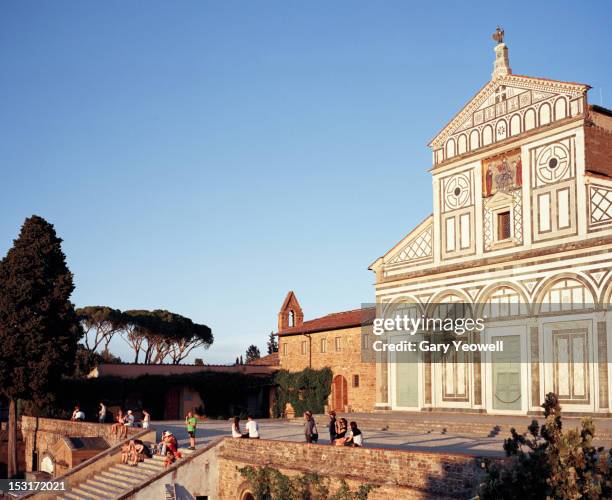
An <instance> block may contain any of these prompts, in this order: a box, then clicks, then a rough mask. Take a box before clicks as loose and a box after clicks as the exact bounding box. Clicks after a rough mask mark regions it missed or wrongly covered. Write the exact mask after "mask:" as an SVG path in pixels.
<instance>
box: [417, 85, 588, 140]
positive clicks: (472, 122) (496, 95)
mask: <svg viewBox="0 0 612 500" xmlns="http://www.w3.org/2000/svg"><path fill="white" fill-rule="evenodd" d="M589 88H590V87H589V86H588V85H585V84H582V83H572V82H560V81H556V80H547V79H544V78H532V77H527V76H523V75H512V74H510V75H506V76H503V77H500V78H496V79H495V80H492V81H490V82H489V83H487V84H486V85H485V86H484V87H483V88H482V89H480V90H479V91H478V93H477V94H476V95H475V96H474V97H473V98H472V99H471V100H470V101H469V102H468V103H467V104H466V105H465V106H464V107H463V109H461V111H459V113H457V114H456V115H455V117H454V118H453V119H452V120H451V121H450V122H449V123H448V124H447V125H446V126H445V127H444V128H443V129H442V130H441V131H440V132H439V133H438V134H437V135H436V136H435V137H434V138H433V139H432V141H431V142H430V143H429V146H430V147H431V148H433V149H438V148H441V147H442V146H443V145H444V143H445V142H446V140H447V139H448V138H449V137H452V136H453V135H454V134H457V133H459V132H462V131H465V130H469V129H471V128H475V127H479V126H481V125H483V124H485V123H487V122H492V121H493V120H495V119H497V118H500V117H503V116H505V115H510V114H513V113H516V112H519V111H521V110H524V109H525V108H527V107H529V106H532V105H534V104H537V103H539V102H542V101H545V100H547V99H549V100H552V101H554V100H555V99H556V98H557V97H560V96H563V97H565V98H566V99H567V100H568V101H571V100H574V99H579V98H581V97H582V96H583V95H584V94H585V92H586V91H587V90H588V89H589ZM568 115H569V112H568Z"/></svg>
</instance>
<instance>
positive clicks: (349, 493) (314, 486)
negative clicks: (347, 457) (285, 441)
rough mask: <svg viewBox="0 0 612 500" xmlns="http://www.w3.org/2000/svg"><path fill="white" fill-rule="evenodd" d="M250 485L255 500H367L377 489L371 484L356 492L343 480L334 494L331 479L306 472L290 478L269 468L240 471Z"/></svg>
mask: <svg viewBox="0 0 612 500" xmlns="http://www.w3.org/2000/svg"><path fill="white" fill-rule="evenodd" d="M238 471H239V472H240V474H241V475H242V476H243V477H244V478H245V479H246V480H247V482H248V483H249V488H250V489H251V492H252V494H253V496H254V497H255V499H256V500H367V498H368V496H369V494H370V492H371V491H372V490H373V489H375V488H376V486H374V485H372V484H363V485H361V486H359V488H358V489H357V491H353V490H351V489H350V487H349V486H348V484H347V482H346V481H345V480H344V479H341V480H340V481H339V483H340V484H339V487H338V488H336V490H335V491H334V492H333V493H332V492H331V488H330V478H329V477H325V476H321V475H319V474H317V473H316V472H307V473H303V474H299V475H297V476H292V477H289V476H287V475H285V474H283V473H282V472H280V471H279V470H278V469H275V468H273V467H270V466H265V467H252V466H250V465H248V466H246V467H242V468H240V469H238Z"/></svg>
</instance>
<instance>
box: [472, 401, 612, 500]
mask: <svg viewBox="0 0 612 500" xmlns="http://www.w3.org/2000/svg"><path fill="white" fill-rule="evenodd" d="M542 406H543V408H544V416H545V418H546V421H545V423H544V424H543V425H542V426H541V427H540V425H539V424H538V422H537V421H536V420H534V421H533V422H532V423H531V425H530V426H529V427H528V432H527V433H524V434H519V433H518V432H516V430H515V429H511V437H510V438H509V439H506V440H505V441H504V450H506V454H507V455H508V456H509V457H513V460H512V461H511V462H510V464H509V465H507V466H502V467H500V466H496V465H489V466H488V468H487V478H486V480H485V482H484V483H483V485H482V488H481V492H480V496H481V498H483V499H508V500H509V499H515V498H521V499H534V500H535V499H541V498H559V499H570V498H571V499H574V498H587V499H593V500H595V499H599V498H610V496H611V495H612V475H611V473H612V468H611V464H612V451H609V452H608V453H606V452H605V450H604V449H603V448H601V447H600V448H595V447H594V446H593V442H592V441H593V436H594V433H595V428H594V426H593V422H592V421H591V419H590V418H585V419H583V421H582V428H581V429H579V430H578V429H570V430H567V431H563V429H562V421H561V406H560V405H559V399H558V398H557V396H556V395H555V394H553V393H549V394H547V395H546V399H545V402H544V404H543V405H542Z"/></svg>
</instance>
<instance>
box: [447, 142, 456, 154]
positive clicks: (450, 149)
mask: <svg viewBox="0 0 612 500" xmlns="http://www.w3.org/2000/svg"><path fill="white" fill-rule="evenodd" d="M453 156H455V140H454V139H449V140H448V141H446V158H452V157H453Z"/></svg>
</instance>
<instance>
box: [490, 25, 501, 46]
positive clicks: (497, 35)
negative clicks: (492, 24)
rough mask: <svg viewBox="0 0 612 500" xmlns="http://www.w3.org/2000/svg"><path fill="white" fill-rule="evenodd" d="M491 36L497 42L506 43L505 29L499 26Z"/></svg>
mask: <svg viewBox="0 0 612 500" xmlns="http://www.w3.org/2000/svg"><path fill="white" fill-rule="evenodd" d="M491 38H493V40H495V41H496V42H497V43H504V29H503V28H501V27H499V26H498V27H497V28H496V29H495V33H493V35H492V36H491Z"/></svg>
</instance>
